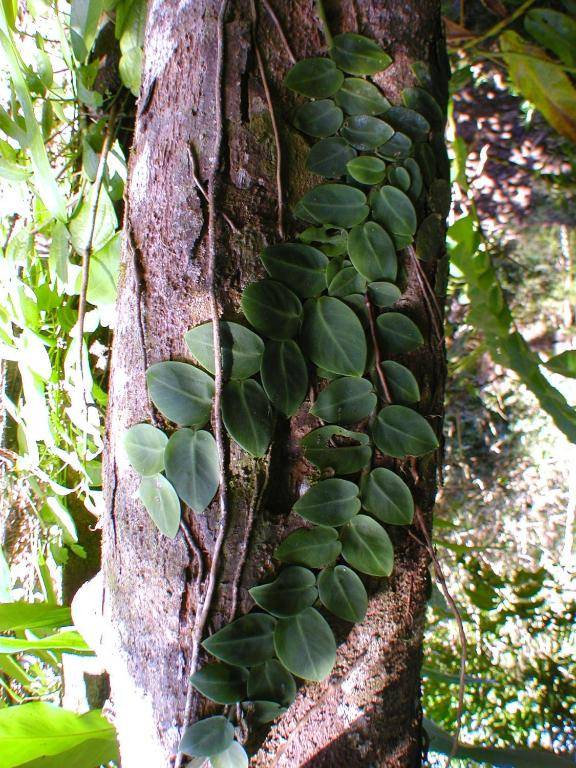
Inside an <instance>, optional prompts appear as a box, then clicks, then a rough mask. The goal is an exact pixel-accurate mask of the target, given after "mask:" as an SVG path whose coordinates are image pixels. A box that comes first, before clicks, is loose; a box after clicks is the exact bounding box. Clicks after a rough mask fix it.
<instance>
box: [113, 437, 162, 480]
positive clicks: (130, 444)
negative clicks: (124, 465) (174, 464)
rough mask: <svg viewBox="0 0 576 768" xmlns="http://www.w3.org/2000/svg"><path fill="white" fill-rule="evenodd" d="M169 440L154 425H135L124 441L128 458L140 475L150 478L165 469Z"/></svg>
mask: <svg viewBox="0 0 576 768" xmlns="http://www.w3.org/2000/svg"><path fill="white" fill-rule="evenodd" d="M167 442H168V438H167V437H166V435H165V434H164V432H162V430H161V429H157V428H156V427H153V426H152V424H134V426H132V427H130V429H127V430H126V432H125V433H124V437H123V439H122V444H123V446H124V451H125V453H126V457H127V459H128V461H129V462H130V464H131V465H132V467H133V468H134V469H135V470H136V472H138V473H139V474H140V475H144V476H150V475H156V474H158V472H162V470H163V469H164V449H165V448H166V443H167Z"/></svg>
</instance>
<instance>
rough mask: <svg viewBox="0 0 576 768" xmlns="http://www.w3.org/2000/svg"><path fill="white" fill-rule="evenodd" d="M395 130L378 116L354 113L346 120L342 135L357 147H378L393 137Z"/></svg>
mask: <svg viewBox="0 0 576 768" xmlns="http://www.w3.org/2000/svg"><path fill="white" fill-rule="evenodd" d="M393 133H394V130H393V129H392V128H391V127H390V126H389V125H388V123H385V122H384V121H383V120H380V119H379V118H377V117H371V116H370V115H352V116H350V117H348V118H346V120H345V121H344V126H343V127H342V136H344V138H345V139H346V141H348V142H349V143H350V144H351V145H352V146H353V147H355V148H356V149H360V150H362V151H364V152H365V151H367V150H369V149H376V147H379V146H380V145H381V144H384V143H385V142H386V141H388V139H390V138H391V137H392V135H393Z"/></svg>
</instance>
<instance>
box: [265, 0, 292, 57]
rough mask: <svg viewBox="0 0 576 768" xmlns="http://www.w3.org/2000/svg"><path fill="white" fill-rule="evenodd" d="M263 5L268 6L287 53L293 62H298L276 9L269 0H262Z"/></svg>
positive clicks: (268, 11) (269, 13)
mask: <svg viewBox="0 0 576 768" xmlns="http://www.w3.org/2000/svg"><path fill="white" fill-rule="evenodd" d="M262 5H263V6H264V8H266V11H267V13H268V15H269V16H270V18H271V19H272V23H273V24H274V26H275V27H276V31H277V32H278V37H279V38H280V40H282V44H283V45H284V48H286V53H287V54H288V58H289V59H290V61H291V62H292V64H296V56H294V53H293V51H292V48H291V47H290V43H289V42H288V38H287V37H286V34H285V32H284V29H283V28H282V24H281V23H280V20H279V18H278V16H276V11H275V10H274V8H272V6H271V5H270V3H269V2H268V0H262Z"/></svg>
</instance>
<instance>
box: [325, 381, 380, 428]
mask: <svg viewBox="0 0 576 768" xmlns="http://www.w3.org/2000/svg"><path fill="white" fill-rule="evenodd" d="M376 402H377V398H376V395H375V394H374V389H373V387H372V384H371V382H369V381H368V380H367V379H360V378H357V377H349V376H345V377H343V378H341V379H336V381H333V382H332V383H331V384H329V385H328V386H327V387H326V388H325V389H323V390H322V392H320V394H319V395H318V398H317V400H316V402H315V403H314V405H313V407H312V408H311V409H310V413H311V414H312V415H313V416H317V417H318V418H319V419H322V421H326V422H328V423H330V424H354V423H356V422H358V421H362V419H365V418H367V417H368V416H370V414H371V413H372V412H373V410H374V408H375V407H376Z"/></svg>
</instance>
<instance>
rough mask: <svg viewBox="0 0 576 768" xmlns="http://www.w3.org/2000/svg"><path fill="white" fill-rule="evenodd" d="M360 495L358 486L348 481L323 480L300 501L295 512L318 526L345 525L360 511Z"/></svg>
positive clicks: (295, 507) (337, 479)
mask: <svg viewBox="0 0 576 768" xmlns="http://www.w3.org/2000/svg"><path fill="white" fill-rule="evenodd" d="M358 494H359V489H358V486H357V485H356V484H355V483H351V482H350V481H348V480H341V479H340V478H333V479H331V480H322V481H321V482H319V483H316V484H315V485H313V486H312V487H311V488H310V489H309V490H308V491H306V493H305V494H304V495H303V496H301V497H300V498H299V499H298V501H297V502H296V504H295V505H294V510H293V511H294V512H297V513H298V514H299V515H300V516H301V517H303V518H304V519H305V520H309V521H310V522H311V523H316V524H317V525H328V526H331V525H334V526H338V525H344V523H347V522H348V520H351V519H352V518H353V517H354V515H356V514H358V512H359V511H360V500H359V498H358Z"/></svg>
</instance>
